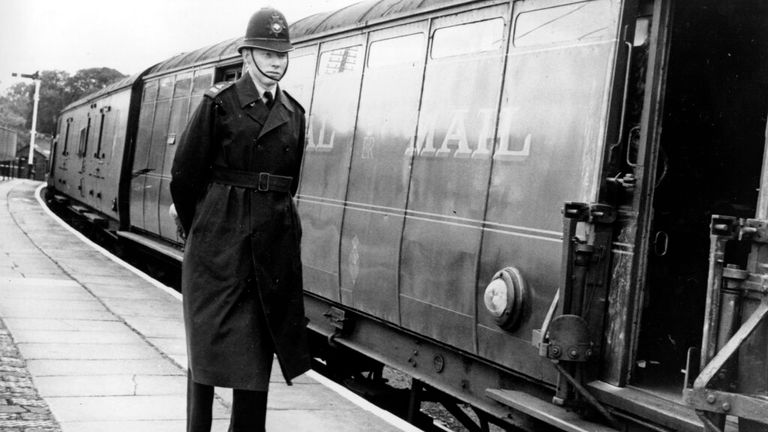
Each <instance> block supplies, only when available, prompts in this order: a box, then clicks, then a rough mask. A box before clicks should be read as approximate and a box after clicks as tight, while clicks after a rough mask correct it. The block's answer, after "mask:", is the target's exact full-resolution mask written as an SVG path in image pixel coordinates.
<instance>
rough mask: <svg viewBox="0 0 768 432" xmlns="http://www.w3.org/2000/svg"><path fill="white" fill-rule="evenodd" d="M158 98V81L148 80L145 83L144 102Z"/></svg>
mask: <svg viewBox="0 0 768 432" xmlns="http://www.w3.org/2000/svg"><path fill="white" fill-rule="evenodd" d="M155 99H157V81H152V82H148V83H146V84H145V85H144V97H143V98H142V100H143V102H144V103H148V102H153V101H154V100H155Z"/></svg>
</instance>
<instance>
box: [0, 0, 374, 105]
mask: <svg viewBox="0 0 768 432" xmlns="http://www.w3.org/2000/svg"><path fill="white" fill-rule="evenodd" d="M358 1H360V0H268V1H263V0H228V1H225V2H217V1H211V0H130V1H113V0H0V92H4V91H5V90H6V89H7V88H8V87H9V86H11V85H13V84H14V83H16V82H18V78H13V77H12V76H11V73H12V72H20V73H33V72H35V71H36V70H54V69H58V70H64V71H67V72H69V73H70V74H74V73H75V72H76V71H77V70H79V69H85V68H90V67H110V68H113V69H117V70H118V71H120V72H122V73H124V74H128V75H130V74H133V73H136V72H139V71H141V70H143V69H145V68H147V67H149V66H151V65H153V64H155V63H157V62H159V61H161V60H164V59H167V58H169V57H171V56H173V55H175V54H178V53H180V52H185V51H190V50H193V49H196V48H200V47H203V46H205V45H209V44H213V43H216V42H220V41H223V40H225V39H230V38H233V37H237V36H242V35H243V33H244V32H245V27H246V25H247V23H248V18H249V17H250V16H251V14H252V13H253V12H255V11H257V10H258V9H259V8H261V7H263V6H267V5H272V6H275V7H278V8H279V9H280V10H281V11H282V12H283V13H284V14H285V16H286V18H287V20H288V22H289V23H292V22H294V21H297V20H299V19H301V18H303V17H305V16H308V15H311V14H314V13H317V12H325V11H330V10H335V9H338V8H340V7H343V6H346V5H348V4H352V3H357V2H358Z"/></svg>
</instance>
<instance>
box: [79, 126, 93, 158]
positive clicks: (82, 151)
mask: <svg viewBox="0 0 768 432" xmlns="http://www.w3.org/2000/svg"><path fill="white" fill-rule="evenodd" d="M90 133H91V118H90V117H88V125H87V126H86V127H84V128H81V129H80V142H79V145H78V148H77V155H78V156H83V157H85V155H86V153H87V152H88V134H90Z"/></svg>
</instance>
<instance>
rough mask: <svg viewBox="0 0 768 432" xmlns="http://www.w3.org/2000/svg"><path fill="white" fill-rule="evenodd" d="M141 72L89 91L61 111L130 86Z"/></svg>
mask: <svg viewBox="0 0 768 432" xmlns="http://www.w3.org/2000/svg"><path fill="white" fill-rule="evenodd" d="M141 74H142V72H139V73H136V74H133V75H131V76H127V77H125V78H121V79H119V80H118V81H115V82H113V83H112V84H109V85H107V86H106V87H104V88H103V89H101V90H99V91H97V92H94V93H90V94H88V95H87V96H84V97H81V98H80V99H78V100H76V101H74V102H72V103H71V104H69V105H67V106H66V107H64V109H63V110H62V111H67V110H70V109H72V108H74V107H76V106H79V105H83V104H85V103H88V102H90V101H92V100H96V99H98V98H100V97H102V96H104V95H106V94H109V93H112V92H115V91H118V90H122V89H123V88H126V87H130V86H132V85H133V83H134V82H136V80H137V79H139V77H141Z"/></svg>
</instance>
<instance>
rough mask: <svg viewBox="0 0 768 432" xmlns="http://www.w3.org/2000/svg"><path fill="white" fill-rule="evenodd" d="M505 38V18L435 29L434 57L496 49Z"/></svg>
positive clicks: (433, 37) (433, 41)
mask: <svg viewBox="0 0 768 432" xmlns="http://www.w3.org/2000/svg"><path fill="white" fill-rule="evenodd" d="M503 39H504V20H503V19H502V18H494V19H490V20H486V21H478V22H473V23H469V24H461V25H456V26H452V27H443V28H440V29H437V30H435V33H434V35H433V36H432V58H433V59H439V58H443V57H452V56H458V55H463V54H470V53H479V52H483V51H495V50H498V49H499V48H501V43H502V41H503Z"/></svg>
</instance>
